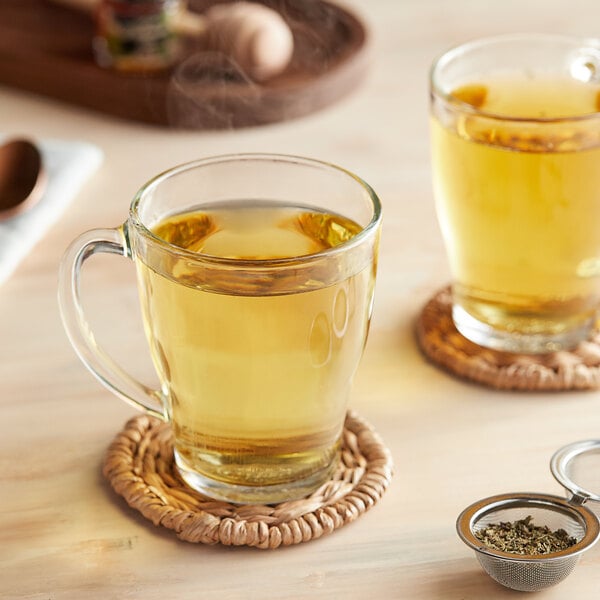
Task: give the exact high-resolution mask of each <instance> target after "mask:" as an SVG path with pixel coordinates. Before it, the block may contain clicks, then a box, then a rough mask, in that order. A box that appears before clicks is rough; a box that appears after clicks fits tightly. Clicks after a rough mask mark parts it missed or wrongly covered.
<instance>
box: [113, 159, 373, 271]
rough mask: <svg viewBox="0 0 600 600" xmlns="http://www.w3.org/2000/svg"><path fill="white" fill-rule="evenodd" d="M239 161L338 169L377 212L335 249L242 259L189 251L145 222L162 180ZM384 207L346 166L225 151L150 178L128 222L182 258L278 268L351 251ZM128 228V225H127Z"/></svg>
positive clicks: (369, 232) (137, 196)
mask: <svg viewBox="0 0 600 600" xmlns="http://www.w3.org/2000/svg"><path fill="white" fill-rule="evenodd" d="M239 161H259V162H261V161H262V162H282V163H286V164H290V165H291V164H299V165H305V166H312V167H317V168H320V169H325V170H328V171H332V172H337V173H340V174H343V175H346V176H347V177H349V178H350V179H352V180H354V181H355V182H356V183H357V184H358V185H359V186H360V187H362V189H363V190H364V191H366V192H367V195H368V197H369V199H370V201H371V207H372V209H373V215H372V217H371V220H370V221H369V223H367V225H365V226H364V227H363V228H362V229H361V230H360V231H359V232H358V233H357V234H356V235H354V236H353V237H352V238H350V239H349V240H346V241H344V242H342V243H341V244H338V245H337V246H332V247H331V248H325V249H324V250H321V251H319V252H313V253H311V254H301V255H298V256H289V257H284V258H266V259H241V258H229V257H223V256H217V255H214V254H204V253H202V252H195V251H192V250H187V249H185V248H182V247H180V246H177V245H175V244H172V243H170V242H168V241H167V240H164V239H163V238H161V237H160V236H157V235H156V234H155V233H154V232H153V231H152V230H151V229H150V228H149V227H148V226H146V224H145V223H144V222H143V221H142V219H141V217H140V214H139V210H138V209H139V207H140V204H141V203H142V202H143V200H144V198H145V197H146V196H147V194H148V193H149V192H150V191H152V190H153V189H155V188H156V187H157V186H158V185H160V184H161V183H162V182H164V181H167V180H168V179H171V178H172V177H175V176H177V175H179V174H181V173H185V172H188V171H191V170H194V169H197V168H199V167H203V166H208V165H214V164H218V163H228V162H239ZM381 217H382V209H381V202H380V200H379V197H378V196H377V194H376V193H375V191H374V190H373V188H372V187H371V186H370V185H369V184H368V183H367V182H366V181H364V180H363V179H362V178H360V177H359V176H358V175H355V174H354V173H352V172H351V171H349V170H348V169H344V168H343V167H340V166H338V165H336V164H334V163H331V162H326V161H322V160H318V159H314V158H307V157H303V156H298V155H294V154H279V153H260V152H246V153H234V154H221V155H216V156H210V157H204V158H199V159H196V160H193V161H189V162H185V163H182V164H179V165H177V166H174V167H171V168H169V169H166V170H165V171H163V172H161V173H159V174H158V175H156V176H154V177H153V178H152V179H150V180H148V181H147V182H146V183H145V184H144V185H143V186H142V187H141V188H140V189H139V190H138V191H137V192H136V194H135V196H134V197H133V200H132V202H131V204H130V208H129V218H128V220H127V222H126V223H125V225H127V224H132V225H134V226H135V227H136V228H137V229H138V230H139V231H141V233H142V234H143V235H144V237H146V238H147V239H149V240H150V241H152V242H153V243H154V244H156V245H157V246H160V247H162V248H163V249H164V250H165V251H168V252H169V253H171V254H174V255H178V256H179V257H182V258H186V259H188V260H192V261H194V262H197V263H203V264H207V263H210V264H212V265H215V266H222V267H235V268H238V269H239V268H248V269H252V268H255V269H267V268H268V269H272V268H274V267H275V268H276V267H286V266H293V265H298V264H305V263H309V262H314V261H317V260H321V259H323V258H325V257H327V256H333V255H337V254H340V253H344V252H347V251H349V250H350V249H352V248H354V247H356V246H360V245H361V244H362V243H363V242H364V241H365V240H366V239H368V238H370V237H371V236H372V235H373V234H374V233H375V232H376V231H377V229H378V226H379V225H380V223H381ZM124 229H125V230H126V227H124Z"/></svg>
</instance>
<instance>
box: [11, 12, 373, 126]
mask: <svg viewBox="0 0 600 600" xmlns="http://www.w3.org/2000/svg"><path fill="white" fill-rule="evenodd" d="M264 3H265V4H268V5H269V6H271V7H272V8H275V9H277V10H278V11H279V12H280V13H281V14H282V16H283V17H284V18H285V19H286V21H287V22H288V24H289V25H290V27H291V29H292V31H293V34H294V55H293V58H292V61H291V63H290V65H289V66H288V68H287V69H286V70H285V71H284V72H283V73H281V74H280V75H278V76H277V77H274V78H273V79H270V80H269V81H268V82H265V83H262V84H258V83H255V82H251V81H248V80H244V79H243V78H241V77H238V76H231V75H230V74H229V75H228V74H227V73H226V74H225V75H223V72H222V70H221V69H219V68H217V67H216V64H215V56H214V54H207V53H206V52H204V51H202V50H201V49H200V48H198V47H194V46H193V45H190V46H189V47H188V49H187V54H186V57H185V58H184V59H183V61H182V62H181V64H179V65H178V66H176V67H174V68H173V69H172V70H171V71H169V72H168V73H163V74H162V75H159V76H156V75H155V76H145V77H141V76H131V75H123V74H119V73H116V72H113V71H111V70H108V69H102V68H100V67H98V66H97V65H96V64H95V62H94V59H93V55H92V50H91V41H92V37H93V30H94V25H93V22H92V19H91V18H90V17H89V16H88V15H86V14H83V13H80V12H78V11H76V10H72V9H69V8H65V7H62V6H57V5H55V4H53V3H52V2H51V1H50V0H0V83H2V84H6V85H9V86H14V87H17V88H19V89H23V90H27V91H30V92H34V93H36V94H42V95H45V96H49V97H52V98H55V99H59V100H63V101H66V102H70V103H73V104H76V105H78V106H82V107H86V108H89V109H93V110H96V111H100V112H103V113H106V114H110V115H113V116H116V117H121V118H124V119H131V120H135V121H141V122H145V123H153V124H156V125H161V126H168V127H179V128H189V129H222V128H235V127H245V126H253V125H261V124H266V123H273V122H277V121H283V120H286V119H292V118H297V117H300V116H303V115H306V114H309V113H311V112H314V111H316V110H319V109H321V108H323V107H325V106H328V105H330V104H332V103H334V102H335V101H337V100H339V99H340V98H342V97H343V96H345V95H346V94H347V93H348V92H350V91H351V90H353V89H354V88H355V87H356V86H357V85H358V84H359V82H360V81H361V79H362V78H363V76H364V74H365V72H366V69H367V65H368V60H367V54H368V53H367V33H366V31H365V28H364V26H363V24H362V22H361V21H360V19H359V18H358V17H356V16H355V15H353V14H352V13H350V12H348V11H347V10H345V9H343V8H341V7H339V6H337V5H334V4H331V3H329V2H323V1H321V0H274V1H265V2H264ZM209 4H211V2H209V1H195V2H194V1H192V2H190V8H192V9H193V10H196V11H200V12H201V11H202V10H203V9H205V8H206V7H207V6H208V5H209Z"/></svg>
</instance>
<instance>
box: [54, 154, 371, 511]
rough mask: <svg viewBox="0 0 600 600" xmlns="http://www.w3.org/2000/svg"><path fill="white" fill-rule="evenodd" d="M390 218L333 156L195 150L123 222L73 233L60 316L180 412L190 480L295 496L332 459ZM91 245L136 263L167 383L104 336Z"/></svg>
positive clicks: (141, 395)
mask: <svg viewBox="0 0 600 600" xmlns="http://www.w3.org/2000/svg"><path fill="white" fill-rule="evenodd" d="M380 225H381V207H380V203H379V200H378V198H377V196H376V194H375V193H374V191H373V190H372V189H371V188H370V187H369V186H368V185H367V184H366V183H365V182H364V181H362V180H361V179H359V178H358V177H356V176H355V175H353V174H352V173H350V172H348V171H346V170H344V169H341V168H339V167H336V166H334V165H330V164H326V163H323V162H318V161H315V160H309V159H304V158H299V157H292V156H278V155H262V154H261V155H259V154H248V155H242V154H240V155H232V156H221V157H215V158H208V159H204V160H199V161H196V162H193V163H189V164H185V165H182V166H179V167H177V168H174V169H172V170H170V171H167V172H165V173H163V174H161V175H159V176H158V177H156V178H154V179H153V180H151V181H150V182H149V183H147V184H146V185H145V186H144V187H142V188H141V190H140V191H139V192H138V193H137V195H136V196H135V198H134V200H133V202H132V204H131V207H130V212H129V218H128V219H127V221H126V222H125V223H124V224H123V225H122V226H121V227H119V228H117V229H97V230H93V231H90V232H87V233H84V234H83V235H81V236H80V237H79V238H77V239H76V240H75V241H74V242H73V243H72V244H71V246H70V247H69V249H68V250H67V252H66V254H65V257H64V258H63V262H62V265H61V272H60V284H59V299H60V306H61V313H62V317H63V322H64V325H65V328H66V331H67V333H68V336H69V338H70V340H71V343H72V345H73V346H74V348H75V350H76V351H77V353H78V355H79V357H80V358H81V360H82V361H83V363H84V364H85V365H86V366H87V367H88V368H89V369H90V370H91V372H92V373H93V374H94V375H95V376H96V377H97V378H98V379H99V380H100V381H101V382H102V383H103V384H104V385H105V386H106V387H108V388H109V389H110V390H111V391H113V392H114V393H116V394H117V395H118V396H120V397H121V398H123V399H124V400H126V401H128V402H130V403H132V404H133V405H134V406H136V407H137V408H139V409H142V410H144V411H146V412H147V413H149V414H151V415H154V416H156V417H159V418H161V419H164V420H165V421H168V422H169V423H170V424H171V426H172V431H173V438H174V460H175V464H176V467H177V469H178V471H179V473H180V474H181V476H182V478H183V479H184V480H185V481H186V482H187V483H188V484H189V485H190V486H191V487H192V488H194V489H196V490H198V491H200V492H202V493H204V494H205V495H207V496H209V497H212V498H215V499H218V500H225V501H231V502H237V503H256V502H260V503H267V504H268V503H275V502H281V501H285V500H291V499H296V498H300V497H303V496H305V495H307V494H308V493H310V492H311V491H313V490H315V489H317V488H318V487H319V486H320V485H322V484H323V483H324V482H325V481H327V480H328V479H329V477H330V476H331V473H332V471H333V470H334V469H335V467H336V465H337V464H338V458H339V449H340V440H341V434H342V429H343V424H344V419H345V413H346V407H347V401H348V396H349V392H350V387H351V382H352V379H353V375H354V373H355V370H356V368H357V366H358V363H359V360H360V357H361V355H362V352H363V348H364V345H365V342H366V338H367V332H368V329H369V322H370V317H371V312H372V303H373V290H374V283H375V272H376V265H377V251H378V243H379V231H380ZM96 252H109V253H117V254H121V255H124V256H127V257H129V258H131V259H132V260H133V261H134V263H135V266H136V272H137V280H138V289H139V295H140V301H141V310H142V315H143V320H144V325H145V332H146V337H147V339H148V343H149V346H150V351H151V356H152V359H153V363H154V367H155V369H156V372H157V374H158V378H159V380H160V383H161V389H160V390H151V389H148V388H147V387H146V386H144V385H143V384H141V383H139V382H137V381H136V380H134V379H133V378H132V377H131V376H129V375H128V374H127V373H125V372H124V370H122V369H121V368H120V367H119V366H118V365H116V364H115V362H114V361H113V360H112V359H111V358H110V357H109V356H108V355H107V354H106V353H104V352H103V351H102V349H101V348H99V347H97V345H96V343H95V341H94V337H93V334H92V333H91V331H90V329H89V326H88V324H87V322H86V319H85V316H84V313H83V309H82V306H81V302H80V292H79V287H80V284H79V279H80V270H81V267H82V265H83V263H84V261H85V260H86V259H87V258H88V257H89V256H91V255H92V254H94V253H96Z"/></svg>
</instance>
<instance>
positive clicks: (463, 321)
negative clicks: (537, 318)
mask: <svg viewBox="0 0 600 600" xmlns="http://www.w3.org/2000/svg"><path fill="white" fill-rule="evenodd" d="M452 321H453V322H454V325H455V326H456V329H457V330H458V331H459V333H460V334H461V335H463V336H464V337H465V338H467V339H468V340H470V341H471V342H473V343H475V344H478V345H479V346H483V347H485V348H491V349H492V350H499V351H501V352H513V353H517V354H549V353H551V352H559V351H561V350H569V349H572V348H574V347H575V346H577V344H578V343H579V342H582V341H583V340H585V339H587V338H588V337H589V335H590V333H591V331H592V330H593V328H594V319H593V318H589V319H587V320H585V321H584V322H583V323H581V324H580V325H579V326H577V327H575V328H573V329H569V330H567V331H563V332H560V333H557V334H545V333H535V334H529V333H528V334H525V333H519V332H516V331H502V330H499V329H495V328H493V327H491V326H490V325H488V324H487V323H483V322H482V321H479V320H478V319H476V318H475V317H473V316H472V315H470V314H469V313H468V312H467V311H466V310H465V309H464V308H462V306H460V305H459V304H454V305H453V306H452Z"/></svg>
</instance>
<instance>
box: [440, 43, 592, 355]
mask: <svg viewBox="0 0 600 600" xmlns="http://www.w3.org/2000/svg"><path fill="white" fill-rule="evenodd" d="M598 68H600V45H599V44H598V42H593V41H589V40H588V41H583V40H576V39H571V38H565V37H560V36H551V35H509V36H499V37H496V38H489V39H484V40H478V41H475V42H471V43H468V44H465V45H463V46H460V47H458V48H454V49H452V50H450V51H449V52H448V53H446V54H445V55H443V56H442V57H441V58H440V59H439V60H438V61H436V63H435V64H434V66H433V68H432V72H431V111H432V118H431V130H432V162H433V173H434V191H435V197H436V206H437V212H438V217H439V222H440V225H441V229H442V233H443V235H444V240H445V243H446V248H447V253H448V257H449V260H450V266H451V271H452V275H453V289H452V291H453V319H454V322H455V324H456V326H457V328H458V330H459V331H460V332H461V333H462V334H463V335H465V336H466V337H467V338H469V339H470V340H472V341H474V342H476V343H478V344H481V345H483V346H488V347H491V348H495V349H499V350H507V351H513V352H548V351H553V350H560V349H564V348H569V347H572V346H574V345H575V344H577V343H578V342H579V341H580V340H582V339H584V338H585V337H587V336H588V334H589V331H590V329H591V328H592V327H593V324H594V320H595V315H596V311H597V308H598V303H599V301H600V277H599V275H600V229H599V228H598V222H599V219H600V192H599V190H600V113H599V111H600V80H599V79H598V74H599V73H600V71H599V70H598Z"/></svg>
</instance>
